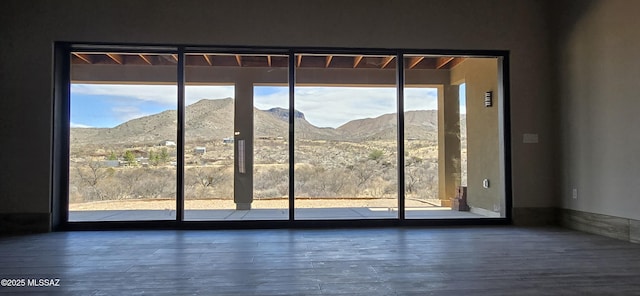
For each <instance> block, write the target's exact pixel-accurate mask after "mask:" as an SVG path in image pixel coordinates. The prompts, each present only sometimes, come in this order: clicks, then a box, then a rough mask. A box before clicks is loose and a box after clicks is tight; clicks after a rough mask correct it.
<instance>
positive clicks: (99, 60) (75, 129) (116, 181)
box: [69, 52, 177, 222]
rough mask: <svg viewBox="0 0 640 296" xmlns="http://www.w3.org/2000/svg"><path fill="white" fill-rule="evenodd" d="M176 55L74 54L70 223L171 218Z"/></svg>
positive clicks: (175, 116)
mask: <svg viewBox="0 0 640 296" xmlns="http://www.w3.org/2000/svg"><path fill="white" fill-rule="evenodd" d="M176 70H177V56H176V55H174V54H157V53H144V52H136V53H121V52H72V53H71V87H70V88H71V94H70V105H71V116H70V122H69V124H70V151H69V152H70V157H69V221H72V222H77V221H136V220H175V219H176V212H175V211H176V139H177V137H176V135H177V132H176V128H177V126H176V119H177V113H176V110H177V84H176V81H177V79H176V77H177V75H176V73H177V72H176Z"/></svg>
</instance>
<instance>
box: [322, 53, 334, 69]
mask: <svg viewBox="0 0 640 296" xmlns="http://www.w3.org/2000/svg"><path fill="white" fill-rule="evenodd" d="M331 60H333V56H327V59H326V62H325V63H324V67H325V68H329V66H330V65H331Z"/></svg>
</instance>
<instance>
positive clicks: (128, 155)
mask: <svg viewBox="0 0 640 296" xmlns="http://www.w3.org/2000/svg"><path fill="white" fill-rule="evenodd" d="M124 160H125V161H126V162H127V164H129V165H135V164H136V156H135V154H133V152H131V150H127V151H125V152H124Z"/></svg>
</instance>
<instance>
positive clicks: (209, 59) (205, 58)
mask: <svg viewBox="0 0 640 296" xmlns="http://www.w3.org/2000/svg"><path fill="white" fill-rule="evenodd" d="M202 57H203V58H204V60H205V61H206V62H207V64H209V66H213V62H211V58H210V57H209V56H208V55H207V54H206V53H205V54H203V55H202Z"/></svg>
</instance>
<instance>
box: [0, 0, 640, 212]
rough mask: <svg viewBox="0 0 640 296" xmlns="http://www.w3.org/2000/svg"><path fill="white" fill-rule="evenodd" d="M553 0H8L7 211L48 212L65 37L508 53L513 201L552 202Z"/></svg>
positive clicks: (3, 68)
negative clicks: (58, 66)
mask: <svg viewBox="0 0 640 296" xmlns="http://www.w3.org/2000/svg"><path fill="white" fill-rule="evenodd" d="M616 3H617V2H616ZM545 6H546V5H545V4H544V2H542V1H537V0H522V1H511V0H486V1H468V0H432V1H420V0H401V1H393V2H387V1H370V0H367V1H365V0H354V1H338V0H319V1H297V0H275V1H248V0H238V1H224V2H223V1H205V0H192V1H170V0H153V1H152V0H139V1H127V0H115V1H100V2H95V1H71V0H60V1H49V0H31V1H24V0H5V1H0V10H1V11H3V16H2V18H0V36H2V39H3V42H2V44H1V45H0V75H1V76H0V98H2V99H1V100H0V110H2V111H3V114H2V120H0V138H1V139H2V153H1V154H0V165H2V167H3V170H1V171H0V198H2V202H0V214H15V215H16V216H18V215H23V214H28V213H39V214H43V216H42V217H45V216H46V215H47V214H48V213H50V208H51V203H50V201H51V200H50V197H51V184H50V183H51V181H50V180H51V175H52V168H51V164H52V159H51V145H52V129H53V128H54V127H53V126H52V122H53V112H52V108H53V107H52V93H53V89H52V88H53V83H52V81H53V77H52V72H53V47H54V42H55V41H73V42H104V43H147V44H192V45H246V46H294V47H297V46H299V47H347V48H415V49H460V50H483V49H484V50H509V51H510V61H511V63H510V73H511V76H510V83H511V85H510V86H511V118H512V122H511V126H510V127H511V133H512V138H513V139H514V141H513V142H512V168H513V203H514V206H515V207H549V206H554V205H555V204H556V202H555V201H556V197H555V195H556V191H555V188H556V187H555V186H554V185H553V184H554V182H553V181H554V180H555V179H556V176H555V175H554V172H555V171H556V170H555V168H556V167H555V163H554V162H553V161H552V160H553V154H554V150H553V145H552V143H550V142H549V139H550V138H551V135H552V134H553V133H554V132H555V128H556V125H555V122H554V120H553V116H552V115H551V113H550V112H549V111H550V110H551V109H552V106H553V100H552V96H551V88H550V86H549V81H548V77H549V74H550V72H551V68H550V66H549V63H548V61H549V58H550V54H549V53H550V47H549V46H548V44H549V42H548V41H549V34H548V33H547V32H548V30H547V25H548V24H547V18H546V7H545ZM625 79H630V78H625ZM531 132H535V133H538V134H539V135H540V139H541V143H540V145H538V146H537V147H535V149H530V148H529V147H526V146H524V145H522V144H521V143H520V142H519V141H517V140H518V139H519V138H521V135H522V134H523V133H531Z"/></svg>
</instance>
